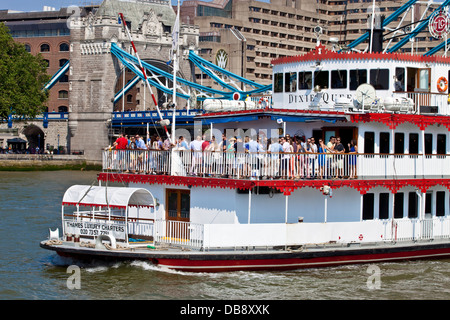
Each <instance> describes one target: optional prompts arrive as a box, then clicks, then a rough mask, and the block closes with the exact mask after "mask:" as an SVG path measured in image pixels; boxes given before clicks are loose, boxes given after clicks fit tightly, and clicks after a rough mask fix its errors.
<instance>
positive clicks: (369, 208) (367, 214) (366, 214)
mask: <svg viewBox="0 0 450 320" xmlns="http://www.w3.org/2000/svg"><path fill="white" fill-rule="evenodd" d="M374 196H375V195H374V194H373V193H366V194H365V195H363V212H362V215H363V216H362V218H363V220H373V204H374Z"/></svg>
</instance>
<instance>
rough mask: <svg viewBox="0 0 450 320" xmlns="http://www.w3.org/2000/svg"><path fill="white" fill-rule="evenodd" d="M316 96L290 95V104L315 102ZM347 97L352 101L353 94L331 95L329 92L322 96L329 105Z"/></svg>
mask: <svg viewBox="0 0 450 320" xmlns="http://www.w3.org/2000/svg"><path fill="white" fill-rule="evenodd" d="M315 96H316V95H315V94H313V93H312V94H299V95H296V94H289V95H288V98H289V99H288V103H301V102H311V101H313V100H314V97H315ZM343 97H346V98H348V99H352V95H351V94H344V93H339V94H337V93H332V94H329V93H328V92H324V93H323V94H322V101H323V102H325V103H329V102H331V101H335V100H336V98H343Z"/></svg>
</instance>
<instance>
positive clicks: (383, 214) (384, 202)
mask: <svg viewBox="0 0 450 320" xmlns="http://www.w3.org/2000/svg"><path fill="white" fill-rule="evenodd" d="M378 210H379V212H378V218H379V219H389V193H387V192H382V193H380V199H379V207H378Z"/></svg>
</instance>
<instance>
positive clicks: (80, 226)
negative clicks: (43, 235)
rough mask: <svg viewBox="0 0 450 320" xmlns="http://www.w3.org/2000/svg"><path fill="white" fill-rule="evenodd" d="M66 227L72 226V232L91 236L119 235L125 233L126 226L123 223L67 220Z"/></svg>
mask: <svg viewBox="0 0 450 320" xmlns="http://www.w3.org/2000/svg"><path fill="white" fill-rule="evenodd" d="M66 227H67V228H70V229H71V230H70V232H71V233H75V234H77V233H78V234H80V235H89V236H98V235H110V234H111V233H112V234H114V235H119V234H123V233H125V226H123V225H110V224H103V223H95V222H76V221H66Z"/></svg>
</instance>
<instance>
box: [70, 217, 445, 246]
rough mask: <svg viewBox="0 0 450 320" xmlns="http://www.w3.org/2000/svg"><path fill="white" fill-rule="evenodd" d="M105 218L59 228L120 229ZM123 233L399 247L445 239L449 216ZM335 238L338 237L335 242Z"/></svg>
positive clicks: (196, 241) (202, 241) (161, 227)
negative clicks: (394, 243) (400, 244)
mask: <svg viewBox="0 0 450 320" xmlns="http://www.w3.org/2000/svg"><path fill="white" fill-rule="evenodd" d="M105 219H106V218H105ZM105 219H99V217H97V218H92V217H91V218H83V219H81V220H80V218H79V217H78V216H75V215H66V219H64V223H63V225H64V227H65V232H66V234H67V233H68V234H72V235H77V234H78V235H81V236H88V237H91V238H92V237H97V236H99V235H101V233H100V231H99V230H100V229H99V228H97V229H95V228H94V229H92V228H91V229H88V228H83V227H81V226H80V225H79V222H82V221H87V222H89V224H90V225H94V224H97V225H107V226H111V225H114V226H122V227H123V226H124V221H109V222H108V221H105ZM349 226H350V227H349ZM80 228H81V229H80ZM127 233H128V237H130V236H133V237H134V236H136V237H137V238H138V239H139V238H141V236H145V237H146V238H147V239H152V240H153V241H154V243H155V244H166V245H170V246H174V247H182V248H188V249H193V250H212V249H224V248H238V247H247V248H251V247H278V246H293V245H306V244H311V243H323V244H325V243H342V244H346V243H359V242H361V243H362V242H402V241H420V240H439V239H449V238H450V217H449V216H443V217H433V218H431V219H417V218H411V219H410V218H402V219H381V220H380V219H375V220H364V221H354V222H327V223H321V222H318V223H308V222H303V223H288V224H286V223H253V224H200V223H192V222H184V221H169V220H163V219H157V220H151V221H128V224H127ZM122 234H123V235H125V234H124V233H120V234H117V233H113V234H112V235H113V236H115V237H116V239H117V240H121V241H125V239H123V238H122ZM230 235H232V236H230ZM337 235H339V238H336V237H337ZM130 244H132V245H135V244H136V243H132V242H131V240H130ZM137 244H139V242H137ZM145 245H147V243H145Z"/></svg>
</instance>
